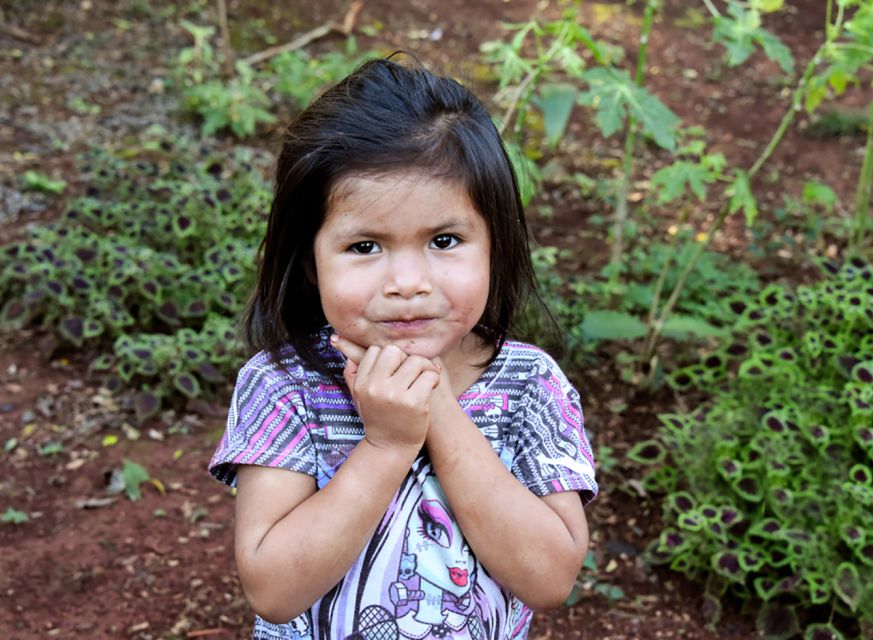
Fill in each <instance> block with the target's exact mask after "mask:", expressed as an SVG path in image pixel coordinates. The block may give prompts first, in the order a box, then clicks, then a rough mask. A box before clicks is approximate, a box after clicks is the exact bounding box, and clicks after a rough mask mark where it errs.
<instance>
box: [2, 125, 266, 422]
mask: <svg viewBox="0 0 873 640" xmlns="http://www.w3.org/2000/svg"><path fill="white" fill-rule="evenodd" d="M147 138H148V139H147V140H146V142H145V143H144V145H143V146H142V147H141V148H136V149H128V150H123V151H118V152H114V153H113V152H109V151H107V150H95V151H93V152H91V153H89V154H88V155H87V156H86V157H84V158H83V159H82V162H83V166H82V172H83V178H84V180H85V181H87V183H88V187H87V189H86V194H85V195H84V196H82V197H80V198H77V199H75V200H73V201H72V202H70V203H68V206H67V210H66V212H65V213H64V214H63V215H62V216H61V218H60V219H59V220H58V221H57V222H52V223H48V224H41V225H33V226H30V227H28V229H27V234H26V237H25V238H24V239H23V240H21V241H18V242H14V243H12V244H9V245H7V246H5V247H3V248H2V251H0V298H2V299H3V300H5V301H6V302H5V304H4V306H3V308H2V311H0V324H2V325H4V326H5V327H7V328H12V329H15V328H20V327H24V326H38V327H43V328H45V329H47V330H50V331H52V332H54V333H55V334H56V335H57V337H58V338H59V339H60V340H61V342H62V343H64V344H67V345H70V346H74V347H76V348H82V347H87V348H89V349H92V350H96V351H98V355H97V356H96V357H95V358H94V359H93V361H92V363H91V370H92V372H94V373H96V374H98V375H102V376H103V377H104V384H105V385H107V386H108V387H109V388H111V389H113V390H118V389H121V388H123V387H126V388H134V389H137V390H138V392H139V393H138V395H137V397H136V400H135V402H134V407H135V409H136V410H137V413H138V414H139V415H140V417H142V418H145V417H148V416H150V415H153V414H155V413H156V412H157V411H159V410H160V408H161V406H162V404H165V403H166V402H167V401H169V402H173V401H175V400H176V399H184V398H185V397H197V396H200V395H207V396H208V395H210V394H211V393H213V392H215V391H216V390H218V389H221V388H223V385H224V384H225V383H226V381H227V379H228V377H229V376H232V375H233V373H234V371H235V370H236V368H237V367H238V365H239V360H240V358H241V357H242V351H241V346H240V345H239V344H238V342H237V340H236V332H235V330H234V323H235V321H236V317H237V315H238V313H239V311H240V310H241V308H242V304H243V301H244V299H245V297H246V296H247V295H248V292H249V290H250V288H251V286H252V283H253V281H254V274H255V264H254V256H255V249H256V247H257V244H258V241H259V240H260V238H261V236H262V234H263V231H264V225H265V212H266V211H267V210H268V209H269V200H270V189H269V186H268V185H267V183H266V181H265V179H264V177H263V173H262V172H263V171H264V167H265V163H266V158H265V157H264V156H262V155H258V154H256V153H255V152H254V151H252V150H250V149H245V148H237V149H235V150H234V151H233V152H232V153H230V154H226V153H219V152H217V151H213V150H212V149H210V148H209V147H208V146H206V145H202V144H195V143H192V142H187V141H185V140H179V141H177V142H175V143H171V142H169V141H167V140H165V139H163V138H162V137H161V135H160V134H159V132H156V133H155V135H154V136H152V137H148V136H147Z"/></svg>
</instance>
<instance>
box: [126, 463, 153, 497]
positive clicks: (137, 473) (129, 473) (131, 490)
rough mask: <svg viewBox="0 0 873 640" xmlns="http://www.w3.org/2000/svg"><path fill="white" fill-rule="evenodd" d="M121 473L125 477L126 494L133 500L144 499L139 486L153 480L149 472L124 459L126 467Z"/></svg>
mask: <svg viewBox="0 0 873 640" xmlns="http://www.w3.org/2000/svg"><path fill="white" fill-rule="evenodd" d="M121 473H122V475H123V477H124V492H125V494H127V497H128V498H130V499H131V500H139V499H140V498H141V497H142V492H140V490H139V485H141V484H142V483H143V482H148V481H149V479H150V478H151V476H150V475H149V472H148V471H147V470H146V468H145V467H143V466H142V465H140V464H137V463H136V462H133V461H132V460H128V459H127V458H124V466H123V467H122V469H121Z"/></svg>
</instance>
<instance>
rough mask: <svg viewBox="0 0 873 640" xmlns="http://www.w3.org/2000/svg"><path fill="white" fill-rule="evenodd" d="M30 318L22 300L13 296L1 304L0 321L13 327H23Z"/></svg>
mask: <svg viewBox="0 0 873 640" xmlns="http://www.w3.org/2000/svg"><path fill="white" fill-rule="evenodd" d="M29 319H30V310H29V309H28V307H27V305H26V304H24V302H23V301H21V300H18V299H16V298H13V299H11V300H9V301H8V302H7V303H6V304H5V305H3V312H2V314H0V321H2V323H3V324H4V325H9V326H12V327H14V328H21V327H23V326H24V325H25V324H26V323H27V321H28V320H29Z"/></svg>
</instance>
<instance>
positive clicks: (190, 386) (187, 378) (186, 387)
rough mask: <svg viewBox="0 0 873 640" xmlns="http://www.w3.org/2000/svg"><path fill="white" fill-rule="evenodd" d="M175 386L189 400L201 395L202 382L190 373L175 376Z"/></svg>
mask: <svg viewBox="0 0 873 640" xmlns="http://www.w3.org/2000/svg"><path fill="white" fill-rule="evenodd" d="M173 386H174V387H175V388H176V389H178V390H179V391H180V392H181V393H183V394H184V395H186V396H188V397H189V398H196V397H197V396H199V395H200V382H198V380H197V378H195V377H194V376H193V375H191V374H190V373H180V374H178V375H177V376H175V377H174V378H173Z"/></svg>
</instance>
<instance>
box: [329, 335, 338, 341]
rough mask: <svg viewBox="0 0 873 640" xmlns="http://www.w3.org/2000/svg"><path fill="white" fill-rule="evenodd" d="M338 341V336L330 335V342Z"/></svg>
mask: <svg viewBox="0 0 873 640" xmlns="http://www.w3.org/2000/svg"><path fill="white" fill-rule="evenodd" d="M338 340H339V336H338V335H337V334H335V333H332V334H330V341H331V342H336V341H338Z"/></svg>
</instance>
